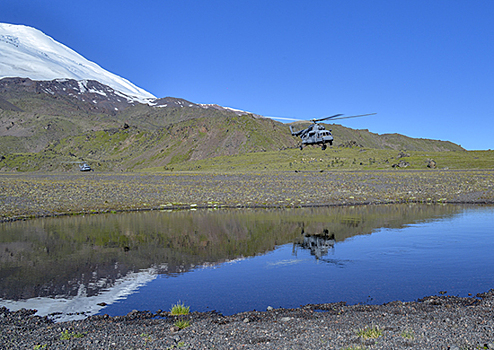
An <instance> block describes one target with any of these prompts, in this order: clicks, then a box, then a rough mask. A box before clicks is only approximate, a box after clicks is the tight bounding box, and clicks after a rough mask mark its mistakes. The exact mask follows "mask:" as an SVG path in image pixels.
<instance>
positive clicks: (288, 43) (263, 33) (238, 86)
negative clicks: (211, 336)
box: [0, 0, 494, 150]
mask: <svg viewBox="0 0 494 350" xmlns="http://www.w3.org/2000/svg"><path fill="white" fill-rule="evenodd" d="M493 18H494V1H491V0H489V1H482V0H476V1H455V0H448V1H430V0H428V1H425V0H414V1H400V0H387V1H380V0H373V1H368V0H358V1H357V0H341V1H331V0H325V1H318V0H315V1H302V0H301V1H290V0H283V1H277V0H275V1H266V0H264V1H259V0H249V1H242V0H237V1H231V0H230V1H228V0H208V1H201V0H174V1H167V0H161V1H160V0H155V1H151V0H140V1H125V0H120V1H113V0H100V1H94V0H85V1H67V0H63V1H61V0H44V1H37V0H2V1H1V2H0V22H5V23H13V24H24V25H28V26H32V27H35V28H37V29H39V30H41V31H43V32H44V33H46V34H47V35H49V36H51V37H52V38H54V39H55V40H57V41H59V42H61V43H63V44H65V45H67V46H69V47H70V48H72V49H74V50H75V51H77V52H78V53H80V54H81V55H83V56H84V57H86V58H87V59H89V60H91V61H94V62H96V63H98V64H99V65H100V66H102V67H103V68H105V69H107V70H109V71H111V72H113V73H115V74H118V75H120V76H122V77H125V78H127V79H129V80H130V81H132V82H133V83H134V84H136V85H138V86H140V87H142V88H144V89H146V90H148V91H149V92H151V93H152V94H154V95H155V96H157V97H165V96H173V97H181V98H185V99H187V100H189V101H192V102H196V103H216V104H219V105H222V106H228V107H233V108H238V109H243V110H247V111H250V112H253V113H257V114H261V115H266V116H278V117H287V118H298V119H311V118H321V117H324V116H328V115H333V114H337V113H344V114H345V115H353V114H364V113H374V112H376V113H377V115H375V116H371V117H364V118H356V119H346V120H342V121H341V124H343V125H345V126H348V127H351V128H357V129H369V130H370V131H372V132H375V133H379V134H383V133H400V134H404V135H407V136H411V137H419V138H432V139H439V140H448V141H452V142H455V143H458V144H460V145H462V146H463V147H464V148H466V149H469V150H473V149H494V137H493V136H492V133H493V130H494V122H493V119H494V21H493V20H492V19H493Z"/></svg>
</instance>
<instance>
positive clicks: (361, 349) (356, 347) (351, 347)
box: [341, 345, 365, 350]
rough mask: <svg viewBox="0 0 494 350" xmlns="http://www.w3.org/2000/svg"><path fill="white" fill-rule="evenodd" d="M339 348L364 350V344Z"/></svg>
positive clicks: (343, 349)
mask: <svg viewBox="0 0 494 350" xmlns="http://www.w3.org/2000/svg"><path fill="white" fill-rule="evenodd" d="M341 350H365V346H358V345H357V346H349V347H348V348H342V349H341Z"/></svg>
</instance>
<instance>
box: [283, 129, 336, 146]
mask: <svg viewBox="0 0 494 350" xmlns="http://www.w3.org/2000/svg"><path fill="white" fill-rule="evenodd" d="M290 131H291V132H292V135H293V136H299V137H300V138H301V139H302V141H301V145H300V148H301V149H302V148H303V146H304V145H322V148H323V149H325V148H326V144H329V145H330V146H331V145H332V144H333V135H331V130H326V128H325V127H324V126H322V125H320V124H312V125H311V126H309V127H308V128H307V129H303V130H300V131H293V128H292V127H291V126H290Z"/></svg>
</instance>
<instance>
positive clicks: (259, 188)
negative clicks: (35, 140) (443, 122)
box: [0, 170, 494, 221]
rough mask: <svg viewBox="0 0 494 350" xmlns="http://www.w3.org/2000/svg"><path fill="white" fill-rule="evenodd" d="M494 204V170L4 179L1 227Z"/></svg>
mask: <svg viewBox="0 0 494 350" xmlns="http://www.w3.org/2000/svg"><path fill="white" fill-rule="evenodd" d="M385 203H386V204H389V203H477V204H488V203H489V204H492V203H494V172H493V171H491V170H464V171H450V170H437V171H436V170H429V171H401V170H395V171H340V172H278V173H272V172H269V173H242V174H213V173H158V174H156V173H123V174H117V173H105V174H102V173H74V174H40V173H29V174H1V175H0V221H10V220H18V219H25V218H34V217H45V216H57V215H73V214H86V213H102V212H112V211H115V212H118V211H132V210H150V209H161V210H167V209H188V208H213V209H214V208H222V207H229V208H236V207H241V208H265V207H273V208H275V207H276V208H290V207H310V206H320V205H357V204H385Z"/></svg>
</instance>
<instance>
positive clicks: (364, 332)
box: [357, 326, 383, 339]
mask: <svg viewBox="0 0 494 350" xmlns="http://www.w3.org/2000/svg"><path fill="white" fill-rule="evenodd" d="M381 335H383V331H382V330H381V329H380V328H379V327H378V326H372V327H371V328H368V327H365V328H361V329H359V330H358V331H357V336H359V337H362V338H364V339H375V338H379V337H380V336H381Z"/></svg>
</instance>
